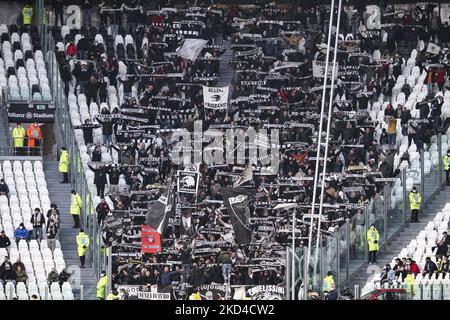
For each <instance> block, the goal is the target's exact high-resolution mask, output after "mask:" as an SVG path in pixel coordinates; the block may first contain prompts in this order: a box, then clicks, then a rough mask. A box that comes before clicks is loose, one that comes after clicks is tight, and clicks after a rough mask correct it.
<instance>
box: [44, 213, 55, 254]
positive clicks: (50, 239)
mask: <svg viewBox="0 0 450 320" xmlns="http://www.w3.org/2000/svg"><path fill="white" fill-rule="evenodd" d="M45 232H46V234H47V246H48V248H49V249H50V250H52V252H53V251H54V250H55V247H56V245H55V242H56V236H57V235H58V225H57V224H56V222H55V221H54V220H53V219H50V220H49V221H48V224H47V228H46V230H45Z"/></svg>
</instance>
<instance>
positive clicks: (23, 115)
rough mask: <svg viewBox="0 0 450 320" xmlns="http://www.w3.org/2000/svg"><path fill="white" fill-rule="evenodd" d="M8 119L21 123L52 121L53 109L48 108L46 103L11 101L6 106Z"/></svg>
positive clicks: (53, 116) (53, 117)
mask: <svg viewBox="0 0 450 320" xmlns="http://www.w3.org/2000/svg"><path fill="white" fill-rule="evenodd" d="M8 120H9V122H21V123H28V122H30V123H32V122H39V123H47V122H54V120H55V109H51V108H49V105H48V104H39V103H35V104H28V103H11V104H10V105H9V108H8Z"/></svg>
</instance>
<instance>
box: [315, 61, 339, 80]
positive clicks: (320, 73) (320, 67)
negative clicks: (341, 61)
mask: <svg viewBox="0 0 450 320" xmlns="http://www.w3.org/2000/svg"><path fill="white" fill-rule="evenodd" d="M325 65H326V63H325V61H317V60H314V61H313V77H315V78H323V77H324V76H325ZM332 74H333V66H332V63H329V64H328V76H329V77H331V76H332ZM334 74H335V76H337V75H338V64H337V63H336V65H335V72H334Z"/></svg>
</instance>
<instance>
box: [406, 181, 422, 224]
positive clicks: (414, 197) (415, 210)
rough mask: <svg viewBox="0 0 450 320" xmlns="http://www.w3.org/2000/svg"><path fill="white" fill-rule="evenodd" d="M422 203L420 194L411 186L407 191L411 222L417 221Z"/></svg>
mask: <svg viewBox="0 0 450 320" xmlns="http://www.w3.org/2000/svg"><path fill="white" fill-rule="evenodd" d="M421 204H422V196H421V195H420V193H419V192H418V191H417V189H416V187H413V188H412V191H411V192H410V193H409V206H410V208H411V222H419V210H420V205H421Z"/></svg>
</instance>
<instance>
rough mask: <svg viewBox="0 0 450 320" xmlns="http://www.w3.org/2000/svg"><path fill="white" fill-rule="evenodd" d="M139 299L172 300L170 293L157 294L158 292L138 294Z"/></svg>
mask: <svg viewBox="0 0 450 320" xmlns="http://www.w3.org/2000/svg"><path fill="white" fill-rule="evenodd" d="M137 297H138V299H143V300H170V293H157V292H142V291H138V292H137Z"/></svg>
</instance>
